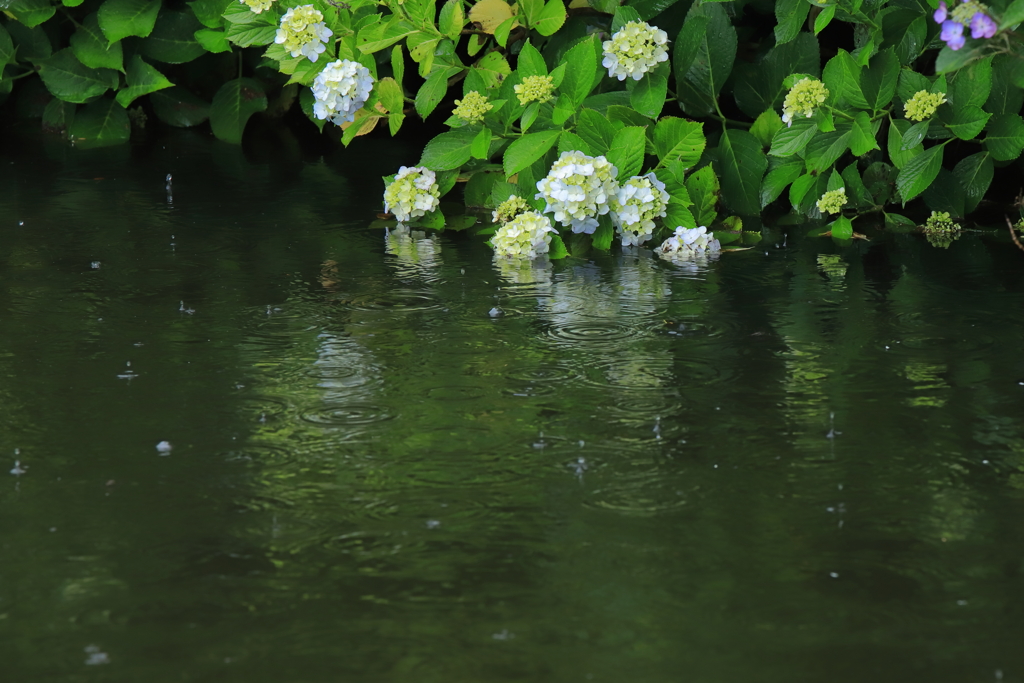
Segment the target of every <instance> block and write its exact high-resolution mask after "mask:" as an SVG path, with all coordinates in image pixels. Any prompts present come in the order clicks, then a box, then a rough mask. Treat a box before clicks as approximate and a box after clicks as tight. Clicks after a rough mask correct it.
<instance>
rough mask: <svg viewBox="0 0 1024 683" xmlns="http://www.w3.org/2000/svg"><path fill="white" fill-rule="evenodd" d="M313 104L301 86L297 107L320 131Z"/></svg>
mask: <svg viewBox="0 0 1024 683" xmlns="http://www.w3.org/2000/svg"><path fill="white" fill-rule="evenodd" d="M160 94H161V93H157V94H156V95H154V96H153V97H151V98H150V99H151V100H152V99H153V98H155V97H159V96H160ZM315 104H316V98H315V97H314V96H313V91H312V90H311V89H309V88H303V89H302V90H300V91H299V108H300V109H301V110H302V113H303V114H305V115H306V118H307V119H309V120H310V121H311V122H312V123H313V125H315V126H316V129H317V130H318V131H320V132H321V133H322V132H323V130H324V124H325V123H327V119H321V118H317V115H316V112H315V111H314V110H313V107H314V105H315ZM388 123H391V121H390V119H389V120H388ZM392 135H394V133H392Z"/></svg>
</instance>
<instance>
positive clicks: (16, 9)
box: [6, 0, 57, 28]
mask: <svg viewBox="0 0 1024 683" xmlns="http://www.w3.org/2000/svg"><path fill="white" fill-rule="evenodd" d="M6 11H7V12H8V13H9V14H10V15H12V16H13V17H14V18H15V19H17V20H18V21H19V22H21V23H22V24H24V25H25V26H28V27H29V28H34V27H36V26H38V25H39V24H41V23H43V22H44V21H46V20H47V19H49V18H50V17H52V16H53V15H54V14H55V13H56V12H57V8H56V7H54V6H53V5H52V4H51V3H50V0H13V2H11V3H10V5H9V6H8V7H7V8H6Z"/></svg>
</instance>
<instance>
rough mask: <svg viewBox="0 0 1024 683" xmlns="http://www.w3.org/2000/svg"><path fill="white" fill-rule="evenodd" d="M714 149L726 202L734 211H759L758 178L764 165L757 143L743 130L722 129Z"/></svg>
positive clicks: (759, 183)
mask: <svg viewBox="0 0 1024 683" xmlns="http://www.w3.org/2000/svg"><path fill="white" fill-rule="evenodd" d="M718 151H719V163H720V166H721V169H722V170H721V175H722V196H723V198H724V201H725V203H726V205H727V206H728V207H729V208H730V209H732V210H733V211H735V212H736V213H738V214H742V215H748V216H753V215H756V214H759V213H760V212H761V197H760V193H761V178H762V177H763V176H764V172H765V169H766V168H767V167H768V159H767V157H765V155H764V152H763V151H762V150H761V144H760V143H759V142H758V141H757V138H755V137H754V136H753V135H751V134H750V133H748V132H746V131H743V130H726V131H724V132H723V133H722V141H721V143H720V144H719V146H718Z"/></svg>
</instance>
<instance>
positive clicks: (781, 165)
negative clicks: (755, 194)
mask: <svg viewBox="0 0 1024 683" xmlns="http://www.w3.org/2000/svg"><path fill="white" fill-rule="evenodd" d="M803 174H804V161H803V159H801V158H800V157H796V156H791V157H771V158H769V160H768V173H766V174H765V176H764V180H762V181H761V208H764V207H766V206H768V205H769V204H771V203H772V202H774V201H775V200H776V199H778V198H779V196H780V195H781V194H782V191H783V190H785V189H786V188H787V187H789V185H790V183H792V182H793V181H794V180H796V179H797V178H799V177H800V176H802V175H803Z"/></svg>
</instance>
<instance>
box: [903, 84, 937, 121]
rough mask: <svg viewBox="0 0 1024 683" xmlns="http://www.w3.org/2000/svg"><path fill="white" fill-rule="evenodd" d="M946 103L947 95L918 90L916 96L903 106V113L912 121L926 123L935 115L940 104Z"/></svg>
mask: <svg viewBox="0 0 1024 683" xmlns="http://www.w3.org/2000/svg"><path fill="white" fill-rule="evenodd" d="M945 103H946V93H944V92H935V93H931V92H928V91H927V90H918V91H917V92H916V93H914V96H913V97H911V98H910V99H909V100H907V101H906V103H904V105H903V113H904V114H905V115H906V117H907V118H908V119H910V120H911V121H924V120H925V119H927V118H929V117H931V115H932V114H934V113H935V110H936V109H938V108H939V105H940V104H945Z"/></svg>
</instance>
